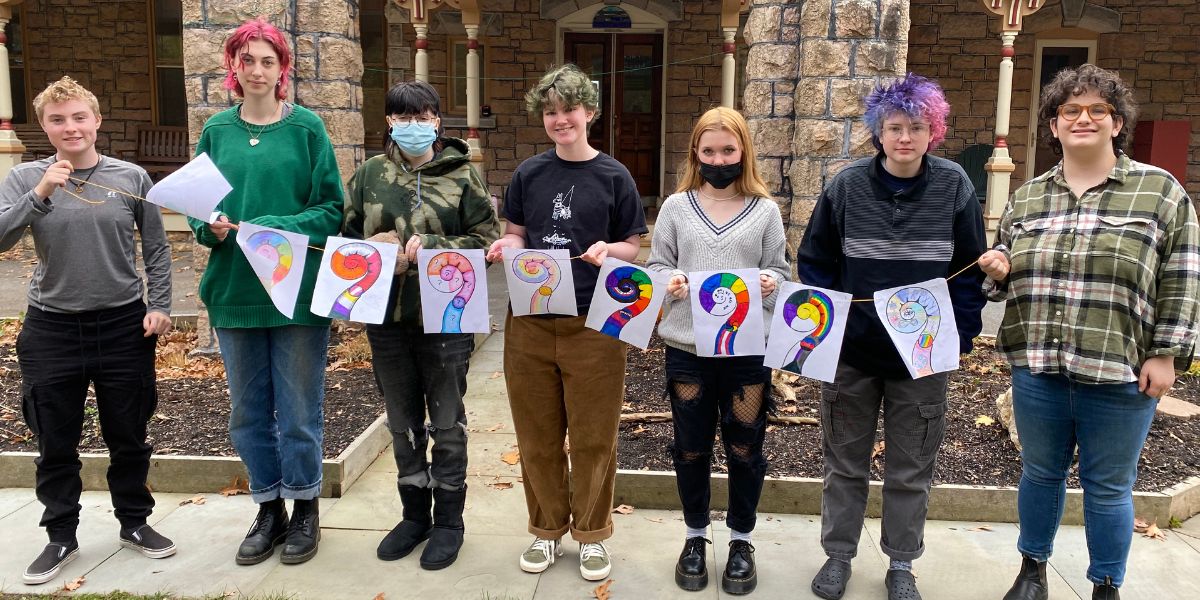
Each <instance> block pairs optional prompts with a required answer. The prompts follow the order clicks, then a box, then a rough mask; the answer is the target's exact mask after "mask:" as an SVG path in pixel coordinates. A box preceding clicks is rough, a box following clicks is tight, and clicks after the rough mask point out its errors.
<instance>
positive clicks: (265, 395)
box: [189, 19, 344, 565]
mask: <svg viewBox="0 0 1200 600" xmlns="http://www.w3.org/2000/svg"><path fill="white" fill-rule="evenodd" d="M223 61H224V66H225V69H226V74H225V89H227V90H230V91H232V92H233V93H234V94H236V95H237V96H238V97H239V98H241V99H242V101H241V102H239V103H237V104H236V105H234V106H233V107H231V108H229V109H227V110H224V111H221V112H219V113H217V114H215V115H213V116H212V117H211V118H209V120H208V122H206V123H205V124H204V129H203V130H202V131H201V133H200V141H199V142H198V143H197V144H196V153H197V154H199V153H201V152H207V153H208V155H209V156H210V157H211V158H212V161H213V163H214V164H216V166H217V168H218V169H220V171H221V173H222V174H223V175H224V176H225V178H226V179H228V180H229V183H230V184H232V185H233V191H232V192H230V193H229V194H228V195H227V196H226V197H225V198H224V199H223V200H222V201H221V203H220V204H219V205H218V206H217V208H218V210H219V211H220V217H219V218H218V219H217V221H216V222H215V223H212V224H208V223H205V222H203V221H200V220H197V219H189V224H190V225H191V227H192V231H193V232H194V233H195V234H196V241H198V242H199V243H201V244H203V245H205V246H208V247H209V248H212V254H211V255H210V257H209V259H208V267H207V268H206V269H205V271H204V277H203V279H202V280H201V281H200V299H201V300H203V301H204V305H205V306H206V307H208V316H209V319H210V321H211V323H212V326H213V327H214V328H215V329H216V332H217V339H218V341H219V342H220V346H221V357H222V359H223V360H224V362H225V378H226V379H227V380H228V383H229V400H230V413H229V437H230V439H231V440H232V442H233V447H234V449H235V450H237V453H238V456H240V457H241V459H242V462H243V463H245V465H246V470H247V471H248V472H249V475H250V497H251V498H252V499H253V500H254V501H255V502H256V503H258V505H259V509H258V515H257V516H256V517H255V519H254V523H253V524H252V525H251V526H250V530H249V532H247V534H246V537H245V539H244V540H243V541H242V543H241V545H240V546H239V547H238V550H237V554H236V557H235V561H236V562H237V564H239V565H252V564H257V563H260V562H262V561H264V560H267V559H268V558H270V557H271V556H272V555H273V554H274V552H275V547H276V546H279V545H281V546H283V548H282V551H281V552H280V561H281V562H283V563H284V564H298V563H302V562H305V561H307V560H309V559H311V558H312V557H313V556H315V555H316V553H317V544H318V542H319V541H320V539H321V530H320V519H319V510H318V509H319V507H318V499H317V498H318V496H320V494H321V474H322V466H321V463H322V457H323V452H322V442H323V438H324V426H325V421H324V399H325V364H326V358H327V355H328V345H329V319H328V318H326V317H323V316H317V315H314V314H313V313H312V310H311V307H310V304H311V303H312V293H313V285H314V282H315V281H316V277H317V269H318V268H319V267H320V264H321V260H320V253H319V251H317V250H313V249H311V248H303V247H302V248H296V249H294V251H295V252H308V253H309V255H308V258H307V260H306V261H305V264H304V274H303V279H302V280H301V284H300V292H299V296H298V298H297V300H296V307H295V312H294V316H293V317H292V318H288V317H287V316H285V315H283V314H282V313H280V312H279V311H278V310H277V309H276V308H275V306H274V304H273V303H272V302H271V299H270V296H268V294H267V292H266V290H265V289H263V286H262V284H261V283H259V279H258V276H257V275H256V274H255V273H254V270H253V269H252V268H251V266H250V262H249V261H248V260H246V257H245V256H244V255H243V253H242V251H241V250H239V249H238V247H237V243H236V241H235V239H234V237H232V235H231V234H233V232H235V231H236V229H237V223H240V222H243V221H244V222H247V223H253V224H255V225H261V226H264V227H272V228H275V229H281V230H285V231H290V232H293V233H299V234H303V235H306V236H308V239H309V245H310V246H316V247H320V246H322V245H324V244H325V238H326V237H327V236H330V235H336V234H337V232H338V229H339V227H340V226H341V223H342V202H343V196H344V191H343V188H342V180H341V175H340V173H339V172H338V165H337V160H336V159H335V157H334V154H333V145H332V144H331V143H330V141H329V135H328V134H327V133H326V132H325V124H324V123H323V122H322V121H321V118H320V117H318V116H317V115H315V114H313V112H312V111H310V110H308V109H306V108H304V107H303V106H300V105H298V104H293V103H291V102H287V101H286V98H287V96H288V76H289V74H290V73H289V72H290V70H291V66H292V54H291V50H290V49H289V45H288V41H287V39H286V38H285V37H284V35H283V33H282V32H281V31H280V30H279V29H278V28H276V27H275V26H274V25H271V24H270V23H268V22H266V21H265V20H262V19H257V20H252V21H247V22H245V23H243V24H242V25H241V26H240V27H238V28H237V29H236V30H234V32H233V33H232V34H231V35H230V36H229V38H228V39H226V41H225V45H224V54H223ZM285 499H290V500H292V515H291V519H290V520H289V519H288V513H287V510H286V509H285V507H284V500H285Z"/></svg>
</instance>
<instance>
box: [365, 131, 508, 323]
mask: <svg viewBox="0 0 1200 600" xmlns="http://www.w3.org/2000/svg"><path fill="white" fill-rule="evenodd" d="M441 141H442V143H443V144H444V145H445V147H444V148H443V149H442V151H441V152H439V153H438V154H437V155H436V156H434V157H433V160H431V161H429V162H427V163H425V164H423V165H421V166H419V167H417V168H415V169H411V170H410V169H408V168H407V167H404V168H402V167H401V166H400V165H399V164H397V163H396V162H395V161H393V160H392V159H390V158H388V156H387V155H386V154H381V155H379V156H375V157H372V158H370V159H368V160H367V161H366V162H364V163H363V164H362V166H360V167H359V168H358V170H357V171H355V173H354V177H353V178H352V179H351V180H350V186H349V189H350V193H349V195H347V196H346V217H345V221H344V222H343V224H342V231H343V232H344V233H345V235H346V237H351V238H357V239H366V238H369V237H371V236H373V235H375V234H377V233H382V232H387V231H394V232H395V233H396V236H397V237H398V238H399V239H400V244H401V249H400V252H401V253H403V252H404V248H403V244H404V242H406V241H407V240H408V239H409V238H411V237H412V236H413V235H414V234H417V235H420V236H421V240H422V242H423V243H422V247H424V248H482V249H485V250H486V249H487V248H488V246H490V245H491V244H492V242H494V241H496V238H498V237H500V222H499V220H498V219H497V218H496V209H495V207H494V206H493V205H492V201H491V196H490V195H489V194H488V192H487V188H486V187H485V186H484V185H483V180H482V179H480V177H479V173H477V172H476V171H475V169H474V168H473V167H471V162H470V154H469V149H468V146H467V143H466V142H464V141H462V140H460V139H457V138H450V137H444V138H441ZM418 186H419V188H420V196H419V197H418V194H417V189H418ZM388 315H389V317H388V319H387V322H395V323H402V324H405V325H412V326H417V325H420V324H421V290H420V288H419V279H417V271H416V267H415V265H410V266H409V268H408V270H407V271H404V272H402V273H399V274H397V275H396V278H395V279H394V280H393V281H392V293H391V298H390V299H389V300H388Z"/></svg>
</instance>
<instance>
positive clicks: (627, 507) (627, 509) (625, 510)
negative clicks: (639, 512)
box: [612, 504, 633, 515]
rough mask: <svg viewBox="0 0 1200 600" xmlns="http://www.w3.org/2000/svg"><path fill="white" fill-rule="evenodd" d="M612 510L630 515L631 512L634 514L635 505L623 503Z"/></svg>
mask: <svg viewBox="0 0 1200 600" xmlns="http://www.w3.org/2000/svg"><path fill="white" fill-rule="evenodd" d="M612 511H613V512H615V513H619V514H622V515H629V514H633V507H632V506H630V505H628V504H622V505H620V506H618V507H616V508H614V509H612Z"/></svg>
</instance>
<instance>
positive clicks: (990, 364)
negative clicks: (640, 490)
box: [617, 336, 1200, 491]
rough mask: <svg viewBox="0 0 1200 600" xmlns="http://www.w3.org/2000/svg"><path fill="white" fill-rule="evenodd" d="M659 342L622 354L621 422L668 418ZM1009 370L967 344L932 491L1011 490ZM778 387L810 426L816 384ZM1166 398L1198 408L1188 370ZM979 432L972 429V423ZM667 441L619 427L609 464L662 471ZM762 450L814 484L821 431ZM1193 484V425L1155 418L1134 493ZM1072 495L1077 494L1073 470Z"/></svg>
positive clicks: (775, 465)
mask: <svg viewBox="0 0 1200 600" xmlns="http://www.w3.org/2000/svg"><path fill="white" fill-rule="evenodd" d="M663 352H664V347H663V344H662V341H661V340H660V339H659V338H658V337H657V336H655V338H654V340H653V342H652V344H651V346H650V348H649V349H648V350H646V351H644V352H643V351H640V350H637V349H630V351H629V360H628V367H627V369H626V373H625V385H626V391H625V407H624V410H623V412H625V413H658V412H670V410H671V407H670V404H669V402H668V401H667V400H666V399H665V398H664V397H663V392H664V385H665V383H664V373H663ZM1009 375H1010V371H1009V367H1008V364H1007V363H1006V362H1005V361H1004V358H1003V356H1002V355H1000V354H999V353H997V352H996V350H995V347H994V344H993V343H992V342H991V340H988V339H979V340H976V344H975V351H974V352H972V353H971V354H970V355H968V356H967V357H965V358H964V360H963V362H962V365H961V366H960V368H959V370H958V371H956V372H954V373H953V374H951V376H950V389H949V403H948V408H947V411H946V438H945V441H944V442H943V444H942V448H941V452H940V453H939V455H938V461H937V467H936V469H935V471H934V483H935V484H936V483H955V484H971V485H996V486H1015V485H1017V482H1018V480H1019V479H1020V477H1021V457H1020V453H1019V452H1018V451H1017V449H1016V448H1015V447H1014V446H1013V444H1012V442H1011V441H1009V437H1008V431H1007V430H1005V429H1004V428H1003V426H1002V425H1001V424H1000V418H999V415H998V413H997V409H996V404H995V400H996V397H997V396H999V395H1000V394H1002V393H1004V391H1005V390H1006V389H1008V387H1009V385H1010V382H1009ZM795 379H796V381H795V382H794V383H787V384H784V385H789V386H790V387H791V389H792V390H793V391H794V392H795V400H787V399H783V398H781V397H780V395H779V394H776V404H777V406H776V412H777V414H778V415H780V416H788V415H792V416H802V417H813V418H815V419H817V420H819V418H820V415H819V412H818V411H819V406H820V390H821V388H820V382H818V381H814V380H811V379H804V378H795ZM1170 395H1172V396H1174V397H1176V398H1180V399H1183V400H1187V401H1189V402H1193V403H1200V372H1197V369H1196V368H1193V369H1192V371H1190V372H1189V374H1186V375H1181V376H1180V377H1179V379H1178V381H1177V383H1176V384H1175V387H1174V388H1172V390H1171V392H1170ZM981 416H984V417H988V419H991V421H992V423H990V424H986V423H987V421H988V419H981V421H983V422H984V423H977V422H976V420H977V419H979V417H981ZM881 442H882V431H880V434H879V436H878V437H877V439H876V450H877V453H876V455H875V456H874V458H872V460H871V476H872V479H874V480H879V481H882V479H883V467H884V462H885V460H886V458H887V449H886V447H881V446H880V444H881ZM714 450H715V453H714V459H713V470H714V472H718V473H723V472H726V470H727V468H726V465H725V457H724V452H723V450H722V448H721V444H720V441H719V438H718V442H717V444H716V445H715V449H714ZM672 451H673V434H672V430H671V424H670V423H669V422H668V423H643V422H623V423H622V424H621V434H620V443H619V444H618V445H617V454H618V462H619V465H620V468H622V469H640V470H655V471H671V470H672V465H671V453H672ZM764 451H765V453H766V456H767V460H768V461H769V465H770V466H769V470H768V475H769V476H772V477H816V478H820V477H822V468H823V467H822V459H821V428H820V426H818V425H770V426H769V427H768V429H767V439H766V443H765V447H764ZM1195 475H1200V419H1192V420H1184V419H1178V418H1175V417H1168V416H1165V415H1162V414H1159V415H1156V416H1155V418H1154V423H1153V425H1152V426H1151V428H1150V435H1149V437H1148V438H1147V440H1146V447H1145V448H1144V449H1143V451H1142V458H1141V463H1140V465H1139V472H1138V481H1137V484H1136V485H1135V488H1134V489H1136V490H1139V491H1161V490H1164V489H1166V488H1169V487H1171V486H1173V485H1175V484H1177V483H1179V482H1181V481H1184V480H1186V479H1187V478H1188V477H1192V476H1195ZM1068 485H1070V486H1071V487H1076V488H1077V487H1079V481H1078V477H1077V474H1076V472H1075V470H1074V468H1073V469H1072V475H1071V479H1070V481H1069V482H1068Z"/></svg>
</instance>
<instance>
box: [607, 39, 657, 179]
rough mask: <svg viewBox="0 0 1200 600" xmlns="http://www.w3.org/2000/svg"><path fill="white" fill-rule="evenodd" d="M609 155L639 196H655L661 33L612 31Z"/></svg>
mask: <svg viewBox="0 0 1200 600" xmlns="http://www.w3.org/2000/svg"><path fill="white" fill-rule="evenodd" d="M615 37H616V44H615V50H616V61H615V64H616V65H617V68H616V69H615V70H616V71H617V73H616V77H615V82H614V83H615V85H614V87H615V96H614V99H613V103H612V108H611V109H610V110H609V112H610V113H611V115H610V116H611V119H612V129H613V146H614V152H612V155H613V157H614V158H616V159H617V160H618V161H620V162H621V164H623V165H625V168H627V169H629V172H630V173H631V174H632V175H633V180H634V181H635V182H636V183H637V188H638V192H639V193H640V194H641V195H643V196H657V195H659V178H658V174H659V155H660V152H659V151H660V149H661V145H662V136H661V135H660V134H661V132H662V115H663V113H662V74H663V68H662V36H659V35H640V34H617V35H616V36H615Z"/></svg>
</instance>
